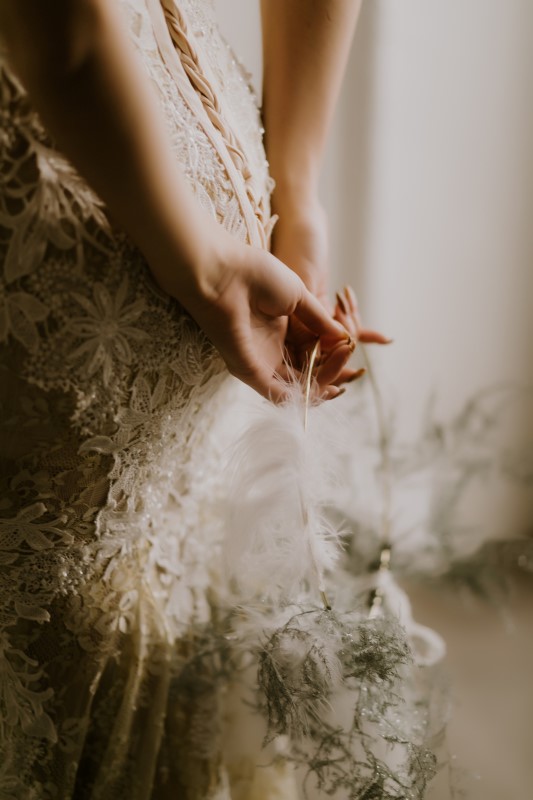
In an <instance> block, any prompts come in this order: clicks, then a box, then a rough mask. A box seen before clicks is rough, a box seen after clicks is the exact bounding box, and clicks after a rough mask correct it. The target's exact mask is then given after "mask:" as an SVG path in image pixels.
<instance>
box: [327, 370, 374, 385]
mask: <svg viewBox="0 0 533 800" xmlns="http://www.w3.org/2000/svg"><path fill="white" fill-rule="evenodd" d="M365 373H366V369H365V368H364V367H361V368H360V369H355V370H354V369H351V368H349V367H345V368H344V369H343V370H341V372H340V374H339V376H338V378H336V379H335V380H334V381H332V383H333V385H334V386H341V385H342V384H343V383H353V382H354V381H358V380H359V378H362V377H363V375H364V374H365Z"/></svg>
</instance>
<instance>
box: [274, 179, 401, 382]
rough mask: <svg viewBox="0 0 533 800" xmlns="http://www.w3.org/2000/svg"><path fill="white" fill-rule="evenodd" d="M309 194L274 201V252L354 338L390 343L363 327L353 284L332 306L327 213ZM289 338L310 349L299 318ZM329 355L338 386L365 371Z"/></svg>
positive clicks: (300, 348)
mask: <svg viewBox="0 0 533 800" xmlns="http://www.w3.org/2000/svg"><path fill="white" fill-rule="evenodd" d="M311 194H312V193H311ZM308 196H309V195H308V194H307V197H306V193H302V195H301V196H300V202H299V203H297V202H296V201H295V200H294V199H293V200H291V201H290V202H286V201H285V200H284V199H282V200H278V202H277V203H275V205H274V208H275V209H276V210H277V211H278V212H279V220H278V221H277V223H276V225H275V227H274V231H273V236H272V252H273V253H274V255H275V256H277V258H279V259H280V260H281V261H283V263H284V264H287V265H288V266H290V267H291V269H292V270H294V272H296V274H297V275H299V277H300V278H301V279H302V280H303V282H304V283H305V285H306V286H307V288H308V289H309V290H310V291H311V292H312V293H313V294H314V295H315V297H316V298H317V299H318V300H319V301H320V303H321V304H322V305H323V306H324V307H325V308H326V310H327V311H328V312H330V313H331V314H332V316H333V317H334V318H335V319H336V320H338V321H339V322H340V323H342V325H343V326H344V327H345V328H346V330H347V331H348V332H349V333H350V335H351V336H352V338H353V339H354V341H357V340H359V341H361V342H365V343H376V344H389V343H390V342H391V341H392V340H391V339H389V338H387V337H386V336H384V335H383V334H382V333H379V332H378V331H374V330H369V329H367V328H364V327H363V325H362V323H361V318H360V315H359V309H358V305H357V300H356V297H355V293H354V291H353V289H351V288H350V287H346V288H345V289H343V291H342V292H340V293H337V295H336V299H337V302H336V305H335V308H333V306H332V304H331V302H330V300H329V296H328V290H329V246H328V220H327V214H326V212H325V210H324V208H323V207H322V206H321V204H320V203H319V201H318V199H316V198H315V199H313V200H311V201H309V199H308ZM274 199H275V196H274ZM288 341H289V342H291V346H292V349H293V350H294V351H295V352H296V353H300V354H302V355H303V354H305V353H306V352H307V351H308V350H309V347H310V345H311V344H312V342H311V341H310V338H309V334H308V332H307V331H306V330H305V329H304V328H303V327H302V326H301V324H300V322H299V320H298V319H291V321H290V326H289V333H288ZM328 355H331V354H329V353H328V351H327V350H325V349H324V347H322V362H323V369H324V371H326V374H327V370H328V369H329V367H330V366H331V367H333V370H332V373H331V375H328V378H330V379H331V382H332V383H334V384H335V385H337V386H340V385H341V384H342V383H348V382H350V381H353V380H355V379H357V378H358V377H360V376H361V375H362V374H363V373H362V371H361V370H360V369H352V368H351V367H349V366H347V365H346V364H344V365H341V364H340V363H336V361H335V358H333V359H331V358H330V360H329V362H328ZM297 358H298V357H297ZM326 365H327V366H326ZM333 373H335V375H333Z"/></svg>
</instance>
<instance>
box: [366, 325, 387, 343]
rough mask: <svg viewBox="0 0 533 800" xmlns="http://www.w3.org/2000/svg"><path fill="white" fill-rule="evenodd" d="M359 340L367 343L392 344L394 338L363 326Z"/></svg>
mask: <svg viewBox="0 0 533 800" xmlns="http://www.w3.org/2000/svg"><path fill="white" fill-rule="evenodd" d="M359 341H361V342H364V343H365V344H392V342H393V341H394V339H389V338H388V337H387V336H384V335H383V334H382V333H380V332H379V331H373V330H370V329H369V328H361V329H360V331H359Z"/></svg>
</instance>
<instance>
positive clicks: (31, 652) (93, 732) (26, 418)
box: [0, 0, 387, 800]
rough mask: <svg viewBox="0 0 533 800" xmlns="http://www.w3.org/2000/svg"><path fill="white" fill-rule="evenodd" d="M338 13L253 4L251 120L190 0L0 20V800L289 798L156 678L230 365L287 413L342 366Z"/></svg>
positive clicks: (94, 3) (197, 616) (238, 77)
mask: <svg viewBox="0 0 533 800" xmlns="http://www.w3.org/2000/svg"><path fill="white" fill-rule="evenodd" d="M358 10H359V3H358V2H353V1H352V0H323V2H321V3H315V2H309V0H292V2H290V3H288V2H286V0H263V3H262V18H263V38H264V74H265V77H264V102H263V107H262V121H261V120H260V118H259V113H258V110H257V108H256V105H255V102H254V99H253V96H252V94H251V91H250V89H249V87H248V86H247V84H246V78H245V75H244V73H243V71H242V69H241V68H240V66H239V65H238V63H236V60H235V58H234V56H233V54H232V53H231V50H230V49H229V48H228V46H227V45H226V44H225V43H224V41H223V40H222V38H221V36H220V34H219V32H218V30H217V27H216V24H215V21H214V12H213V9H212V7H211V3H210V0H122V2H121V3H111V2H109V1H108V0H57V1H56V2H54V3H42V2H40V0H4V2H3V3H2V4H1V8H0V92H1V109H0V114H1V119H2V126H1V130H0V186H1V188H0V253H1V259H2V273H1V289H0V291H1V294H0V373H1V380H0V408H1V422H0V565H1V573H0V574H1V582H0V600H1V611H0V797H1V798H5V800H7V798H17V799H19V798H20V799H21V798H24V800H44V799H45V798H46V799H47V800H52V798H61V799H66V798H79V799H80V800H81V798H91V800H96V798H102V799H104V798H105V799H106V800H119V799H120V798H124V799H125V798H128V800H141V798H154V800H155V799H156V798H157V800H162V799H163V798H170V797H172V798H180V800H181V799H183V800H184V799H185V798H190V799H192V798H194V799H195V800H196V798H219V799H222V798H224V799H225V800H228V799H229V798H237V797H248V798H250V797H259V796H261V797H264V798H267V797H272V798H273V797H275V796H280V797H281V796H285V797H287V796H288V794H287V791H288V790H287V789H286V788H285V789H283V788H282V787H283V786H286V784H284V783H283V782H284V781H285V779H286V776H285V775H283V774H282V773H283V770H281V771H280V770H279V769H276V770H275V769H273V768H272V769H270V770H269V769H265V768H263V770H262V771H260V770H256V769H255V766H254V762H253V759H252V760H250V758H248V757H246V758H244V757H239V754H238V753H237V755H236V756H235V757H234V758H233V760H231V759H229V758H224V757H223V755H222V753H223V747H222V744H223V740H224V737H225V736H227V735H228V733H227V730H229V729H226V728H225V719H224V717H223V715H220V714H218V712H217V708H218V706H217V699H216V697H209V698H208V700H209V702H207V701H206V696H205V694H204V695H201V701H200V700H198V699H196V698H197V695H195V693H194V691H191V692H189V693H185V694H184V693H183V692H181V693H180V690H178V689H177V688H176V687H177V683H176V681H177V675H178V674H179V668H180V667H179V665H180V664H182V663H183V659H184V658H187V656H188V655H189V654H190V651H191V648H192V647H193V644H192V642H193V640H192V638H191V635H190V630H191V628H192V626H193V625H197V624H200V623H202V622H205V621H208V620H209V619H211V617H212V616H213V614H216V609H217V594H218V592H219V591H221V588H220V587H221V586H223V583H224V575H223V574H221V572H220V569H219V568H218V561H219V559H218V555H217V554H218V552H219V550H218V538H217V537H218V536H219V525H218V521H217V516H216V512H215V510H214V503H213V497H215V496H216V491H217V480H218V475H219V469H220V461H219V452H218V450H217V445H216V437H215V436H214V433H213V431H214V427H215V423H216V422H217V420H219V418H220V414H221V410H222V408H223V407H224V406H225V405H226V404H227V403H228V402H230V401H231V394H230V393H229V389H228V384H229V383H230V382H228V380H227V376H228V373H231V374H232V375H233V376H236V377H237V378H239V379H240V380H241V381H243V382H244V383H246V384H248V385H249V386H250V387H252V388H253V389H255V390H256V391H257V392H258V393H259V394H261V395H263V396H264V397H265V398H268V399H269V400H272V401H275V402H279V401H283V400H284V398H285V396H286V392H287V384H286V379H287V376H288V375H287V367H286V364H287V363H289V362H290V364H291V374H296V375H298V373H299V371H300V370H302V369H303V368H304V366H305V359H306V354H307V352H308V350H309V346H310V344H312V343H313V342H315V341H316V340H317V339H318V340H319V341H320V345H321V352H322V356H321V360H320V366H319V368H318V370H317V373H316V381H315V389H314V391H315V393H316V396H317V397H318V398H321V399H325V400H329V399H333V398H335V397H337V396H338V395H339V394H340V393H341V392H342V388H341V386H342V384H343V383H345V382H347V381H350V380H353V379H354V378H355V377H356V375H357V374H358V373H357V372H356V371H355V370H353V369H351V368H350V367H349V366H348V365H347V360H348V358H349V356H350V354H351V352H352V351H353V347H354V341H353V339H352V338H351V336H350V333H348V332H347V329H346V326H347V327H348V328H349V329H350V330H352V331H353V330H354V328H353V325H354V320H356V316H357V309H356V306H355V300H354V296H353V293H351V292H347V293H346V294H345V295H343V296H342V297H339V299H338V303H337V306H336V307H335V308H332V307H330V305H329V301H328V297H327V289H328V287H327V244H326V221H325V218H324V213H323V210H322V207H321V205H320V202H319V200H318V194H317V181H318V174H319V171H320V165H321V160H322V154H323V150H324V145H325V141H326V137H327V133H328V130H329V126H330V121H331V117H332V113H333V109H334V105H335V101H336V98H337V95H338V91H339V86H340V81H341V77H342V73H343V70H344V65H345V62H346V58H347V54H348V50H349V45H350V41H351V38H352V35H353V31H354V28H355V24H356V20H357V15H358ZM261 124H263V125H264V127H265V129H266V136H265V142H266V149H267V156H268V159H269V163H267V161H266V160H265V151H264V149H263V144H262V133H263V130H262V128H261ZM269 165H270V168H269ZM274 181H275V189H274V191H273V194H272V197H270V195H271V192H272V189H273V187H274ZM276 219H277V222H276ZM274 223H276V224H275V228H274ZM272 231H273V237H272V246H271V248H270V236H271V233H272ZM269 249H270V250H271V251H270V252H269ZM350 319H351V322H350ZM341 322H343V323H344V324H341ZM359 336H360V338H361V339H362V340H366V341H376V342H385V341H387V340H386V339H385V338H384V337H383V336H381V335H380V334H378V333H376V332H373V331H368V330H365V329H363V330H359ZM197 678H198V681H201V675H198V676H197ZM228 724H229V723H228ZM211 729H212V730H211ZM276 786H277V788H276ZM258 787H262V788H258ZM275 792H278V794H275ZM284 792H285V793H284Z"/></svg>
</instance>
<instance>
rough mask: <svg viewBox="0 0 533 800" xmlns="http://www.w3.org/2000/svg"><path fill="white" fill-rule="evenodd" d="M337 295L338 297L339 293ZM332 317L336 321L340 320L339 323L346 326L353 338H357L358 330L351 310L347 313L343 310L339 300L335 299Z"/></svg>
mask: <svg viewBox="0 0 533 800" xmlns="http://www.w3.org/2000/svg"><path fill="white" fill-rule="evenodd" d="M338 297H339V298H340V295H338ZM333 317H334V319H336V320H337V322H340V323H341V325H343V326H344V327H345V328H346V330H347V331H348V333H350V334H351V336H352V337H353V338H354V339H357V333H358V332H357V325H356V324H355V320H354V318H353V316H352V314H351V312H348V313H347V312H345V311H344V310H343V306H342V305H341V303H339V301H337V305H336V306H335V311H334V313H333Z"/></svg>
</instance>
